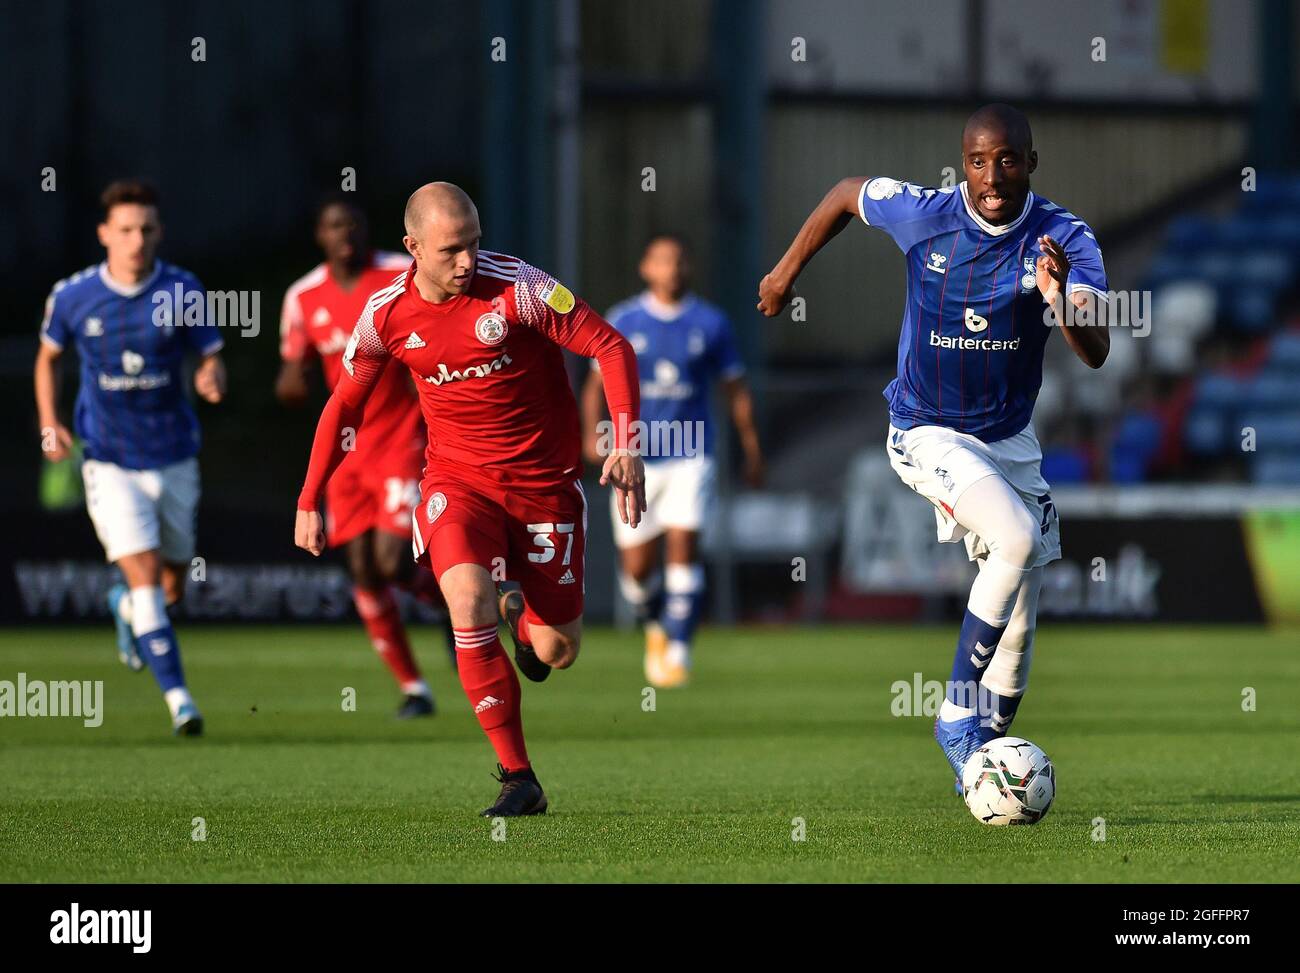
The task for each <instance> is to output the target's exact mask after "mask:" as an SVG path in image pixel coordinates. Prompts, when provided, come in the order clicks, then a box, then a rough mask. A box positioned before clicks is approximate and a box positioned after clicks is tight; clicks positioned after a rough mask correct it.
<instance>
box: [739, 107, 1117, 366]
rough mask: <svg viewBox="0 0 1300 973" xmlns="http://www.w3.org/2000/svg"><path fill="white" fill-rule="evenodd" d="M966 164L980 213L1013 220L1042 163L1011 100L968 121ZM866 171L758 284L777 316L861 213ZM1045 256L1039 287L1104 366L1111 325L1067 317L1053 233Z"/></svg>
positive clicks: (1070, 337) (829, 197)
mask: <svg viewBox="0 0 1300 973" xmlns="http://www.w3.org/2000/svg"><path fill="white" fill-rule="evenodd" d="M961 155H962V167H963V168H964V170H965V173H966V181H967V186H968V189H969V192H970V198H971V201H972V203H973V204H974V206H975V209H976V210H977V211H978V212H979V214H980V216H981V217H983V218H984V219H985V220H987V221H988V222H989V223H991V224H992V225H994V226H1002V225H1005V224H1007V223H1010V222H1012V221H1013V220H1015V219H1016V217H1017V216H1019V215H1020V212H1021V210H1022V209H1024V206H1025V200H1026V199H1027V198H1028V196H1029V177H1030V175H1031V174H1032V173H1033V172H1034V170H1035V169H1037V168H1038V153H1037V152H1036V151H1034V149H1033V148H1032V146H1031V142H1030V135H1029V125H1028V123H1027V122H1026V120H1025V117H1024V115H1022V114H1021V113H1020V112H1018V111H1016V110H1015V109H1014V108H1011V107H1010V106H1008V105H988V106H986V107H985V108H982V109H980V110H979V111H977V112H976V113H975V114H974V115H972V116H971V117H970V119H969V120H968V121H967V122H966V128H965V129H964V130H963V132H962V137H961ZM864 182H866V177H864V176H849V177H848V178H846V179H841V180H840V181H839V182H838V183H836V184H835V186H834V187H833V188H832V189H831V191H830V192H828V193H827V194H826V196H825V198H824V199H822V201H821V203H820V204H819V205H818V207H817V208H816V209H815V210H813V212H812V214H811V215H810V216H809V217H808V219H807V221H806V222H805V223H804V225H803V228H802V229H800V230H799V233H798V235H797V236H796V237H795V238H794V242H793V243H791V244H790V248H789V249H788V250H787V251H786V253H785V256H783V257H782V258H781V260H780V261H779V262H778V263H777V265H776V266H775V267H773V268H772V272H771V273H769V274H768V275H767V276H765V277H764V278H763V279H762V281H761V282H760V283H759V285H758V310H760V311H762V312H763V314H764V315H766V316H767V317H769V318H771V317H776V315H778V314H780V313H781V312H782V311H783V310H784V309H785V307H786V305H787V304H789V303H790V301H791V300H792V299H793V298H794V296H795V290H794V282H795V280H796V278H798V276H799V274H800V273H801V272H802V271H803V269H804V267H806V266H807V265H808V262H809V261H810V260H812V258H813V256H814V255H815V254H816V253H817V251H819V250H820V249H821V248H822V247H824V246H825V245H826V244H827V242H829V241H830V240H831V238H833V237H834V236H835V235H836V234H838V233H839V232H840V231H841V230H843V229H844V228H845V227H846V226H848V225H849V222H850V221H851V220H852V219H853V218H854V217H856V216H857V213H858V198H859V197H860V196H861V195H862V184H863V183H864ZM1038 244H1039V246H1040V247H1041V249H1042V251H1043V252H1042V255H1041V256H1039V257H1038V260H1037V283H1038V289H1039V290H1040V291H1041V292H1042V294H1043V299H1044V301H1046V302H1047V303H1049V304H1051V305H1052V307H1053V309H1054V310H1053V314H1054V315H1055V316H1056V317H1058V319H1059V318H1060V317H1062V316H1064V317H1065V319H1066V320H1065V321H1064V322H1060V321H1059V320H1058V323H1062V324H1063V325H1064V326H1063V327H1062V328H1061V336H1062V337H1063V338H1064V339H1065V341H1066V344H1068V345H1069V346H1070V349H1071V350H1072V351H1073V352H1074V353H1075V354H1076V355H1077V356H1078V357H1079V359H1080V360H1081V361H1082V362H1084V364H1086V365H1087V366H1088V367H1089V368H1100V367H1101V366H1102V363H1103V362H1105V360H1106V355H1107V354H1108V353H1109V352H1110V332H1109V330H1108V329H1107V328H1096V327H1080V326H1075V325H1074V323H1073V322H1074V315H1073V314H1065V315H1062V310H1061V309H1062V304H1061V302H1060V295H1061V293H1062V289H1063V288H1064V287H1065V283H1066V278H1067V277H1068V276H1069V274H1070V261H1069V259H1068V258H1067V257H1066V255H1065V251H1064V250H1063V249H1062V248H1061V245H1060V244H1059V243H1057V242H1056V241H1055V240H1053V239H1052V238H1051V237H1048V236H1044V237H1039V239H1038ZM1070 302H1071V303H1072V304H1073V305H1074V306H1075V307H1076V308H1079V309H1080V312H1079V316H1078V320H1079V322H1080V323H1081V324H1082V323H1083V322H1095V321H1097V320H1099V317H1098V305H1097V297H1096V295H1094V294H1090V293H1087V292H1084V291H1075V292H1074V293H1073V294H1071V295H1070Z"/></svg>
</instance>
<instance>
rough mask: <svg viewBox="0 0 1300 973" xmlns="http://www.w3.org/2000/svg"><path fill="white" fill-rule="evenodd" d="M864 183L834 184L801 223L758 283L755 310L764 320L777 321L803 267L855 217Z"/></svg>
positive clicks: (851, 178) (850, 179) (857, 179)
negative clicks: (786, 248)
mask: <svg viewBox="0 0 1300 973" xmlns="http://www.w3.org/2000/svg"><path fill="white" fill-rule="evenodd" d="M864 182H866V177H864V176H849V177H848V178H847V179H841V180H840V181H839V182H837V183H836V184H835V185H834V186H833V187H832V188H831V191H830V192H828V193H827V194H826V195H825V197H824V198H823V199H822V201H821V202H820V203H819V204H818V205H817V208H816V209H815V210H813V211H812V214H811V215H810V216H809V217H808V219H806V220H805V221H804V224H803V227H802V228H801V229H800V230H799V232H798V234H797V235H796V236H795V238H794V242H793V243H791V244H790V248H789V249H788V250H786V252H785V256H783V257H782V258H781V259H780V260H779V261H778V262H777V265H776V266H775V267H773V268H772V271H771V273H769V274H768V275H767V276H766V277H764V278H763V279H762V280H761V281H759V284H758V309H759V310H760V311H762V312H763V313H764V314H765V315H766V316H767V317H769V318H772V317H776V316H777V315H778V314H780V313H781V312H782V311H783V310H785V306H786V305H787V304H789V303H790V300H791V298H793V297H794V282H795V280H796V279H797V278H798V276H799V274H801V273H802V272H803V269H804V267H806V266H808V262H809V261H810V260H812V258H813V256H814V254H816V253H817V251H818V250H820V249H821V248H822V247H824V246H825V245H826V244H827V242H828V241H829V240H830V239H831V238H832V237H833V236H835V235H836V234H837V233H839V232H840V231H841V230H843V229H844V228H845V227H846V226H848V225H849V221H850V220H852V219H853V217H854V216H856V215H857V212H858V197H859V196H860V195H861V194H862V184H863V183H864Z"/></svg>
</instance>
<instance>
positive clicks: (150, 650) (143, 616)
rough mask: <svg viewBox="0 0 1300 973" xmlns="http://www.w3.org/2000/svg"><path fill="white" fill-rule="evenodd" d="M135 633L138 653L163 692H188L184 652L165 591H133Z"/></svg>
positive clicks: (138, 589)
mask: <svg viewBox="0 0 1300 973" xmlns="http://www.w3.org/2000/svg"><path fill="white" fill-rule="evenodd" d="M131 633H132V635H134V636H135V648H136V652H138V653H139V654H140V658H141V659H143V660H144V661H145V663H146V664H147V665H148V666H149V669H150V671H152V672H153V675H154V678H155V679H157V680H158V685H159V686H160V687H161V688H162V691H163V692H164V693H167V692H168V691H169V690H173V689H184V688H185V674H184V672H183V671H182V670H181V649H180V646H179V645H178V644H177V642H176V632H175V631H174V630H173V629H172V623H171V619H170V618H169V617H168V615H167V606H166V603H165V602H164V600H163V593H162V589H161V588H159V587H157V586H150V587H143V588H132V589H131Z"/></svg>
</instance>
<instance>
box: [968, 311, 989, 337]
mask: <svg viewBox="0 0 1300 973" xmlns="http://www.w3.org/2000/svg"><path fill="white" fill-rule="evenodd" d="M988 326H989V319H988V318H986V317H981V316H980V315H978V314H976V313H975V309H974V308H973V307H968V308H966V330H967V331H974V332H975V333H976V334H979V333H980V332H981V331H983V330H985V329H986V328H987V327H988Z"/></svg>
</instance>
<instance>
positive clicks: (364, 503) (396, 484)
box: [325, 449, 424, 547]
mask: <svg viewBox="0 0 1300 973" xmlns="http://www.w3.org/2000/svg"><path fill="white" fill-rule="evenodd" d="M423 474H424V451H423V450H421V449H400V450H388V451H386V452H376V453H374V454H373V455H361V454H357V455H355V456H349V457H348V458H347V459H346V460H344V461H343V464H342V465H341V466H340V467H339V468H338V470H337V471H336V472H335V473H334V475H333V476H332V477H330V480H329V483H328V484H327V485H326V487H325V535H326V537H327V538H328V540H329V546H330V547H339V546H340V545H343V544H346V543H347V542H348V541H350V540H352V539H353V538H354V537H359V536H360V535H362V534H364V533H365V532H366V531H368V530H371V529H372V528H373V529H374V530H382V531H385V532H386V533H389V534H396V535H397V536H399V537H404V538H405V537H410V536H411V510H412V508H413V507H414V506H415V502H416V501H417V500H419V499H420V477H421V476H422V475H423Z"/></svg>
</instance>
